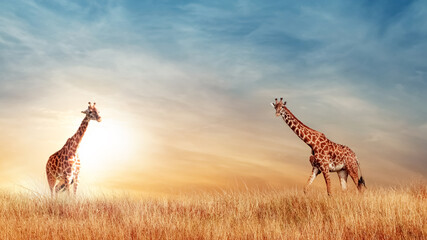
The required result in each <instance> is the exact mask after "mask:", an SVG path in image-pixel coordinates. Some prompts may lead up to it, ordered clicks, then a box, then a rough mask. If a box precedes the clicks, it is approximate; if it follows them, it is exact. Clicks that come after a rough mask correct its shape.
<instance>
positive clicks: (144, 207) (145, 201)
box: [0, 185, 427, 239]
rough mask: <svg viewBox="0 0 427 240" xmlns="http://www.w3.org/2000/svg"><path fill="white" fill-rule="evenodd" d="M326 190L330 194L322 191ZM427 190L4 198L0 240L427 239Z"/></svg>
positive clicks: (0, 201) (0, 203) (1, 194)
mask: <svg viewBox="0 0 427 240" xmlns="http://www.w3.org/2000/svg"><path fill="white" fill-rule="evenodd" d="M322 190H323V189H322ZM426 200H427V188H426V186H424V185H414V186H412V187H406V188H399V189H393V188H387V189H386V188H378V189H368V190H367V191H365V193H364V194H357V193H355V192H353V191H349V192H347V193H338V192H336V193H335V195H334V196H333V197H328V196H326V194H325V193H324V191H320V190H319V191H317V190H314V189H313V190H312V191H311V192H310V193H308V194H307V195H304V194H303V193H302V192H301V191H295V190H278V189H270V190H249V191H245V192H242V191H231V190H229V191H223V192H221V193H193V194H189V195H180V196H167V197H165V196H163V197H146V196H145V197H130V196H123V195H108V196H102V197H84V196H83V197H81V196H80V197H77V198H74V199H67V198H66V195H65V196H62V197H59V198H57V199H50V197H45V196H43V197H36V196H31V195H29V194H11V193H7V192H0V239H426V238H427V236H426V223H427V203H426Z"/></svg>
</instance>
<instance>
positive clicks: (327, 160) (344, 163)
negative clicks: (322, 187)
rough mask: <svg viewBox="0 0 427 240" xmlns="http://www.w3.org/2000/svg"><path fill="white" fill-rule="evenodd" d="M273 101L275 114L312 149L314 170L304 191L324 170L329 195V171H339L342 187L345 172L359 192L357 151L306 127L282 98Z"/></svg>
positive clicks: (344, 187)
mask: <svg viewBox="0 0 427 240" xmlns="http://www.w3.org/2000/svg"><path fill="white" fill-rule="evenodd" d="M275 101H276V102H275V103H271V105H273V107H274V108H275V109H276V116H277V117H278V116H282V118H283V120H284V121H285V122H286V124H288V125H289V127H290V128H291V129H292V131H294V132H295V134H296V135H297V136H298V137H299V138H300V139H301V140H303V141H304V142H305V143H306V144H307V145H308V146H309V147H310V148H311V154H312V155H311V156H310V163H311V166H312V167H313V170H312V173H311V176H310V178H309V179H308V182H307V184H306V186H305V188H304V192H307V190H308V186H310V184H311V183H312V182H313V180H314V179H315V178H316V176H317V175H319V174H320V173H323V176H324V177H325V181H326V188H327V191H328V195H331V180H330V178H329V172H337V173H338V177H339V179H340V182H341V187H342V189H343V190H345V189H347V177H348V175H350V177H351V178H352V179H353V182H354V183H355V184H356V185H357V188H358V189H359V191H361V190H362V185H363V186H365V187H366V185H365V181H364V180H363V177H362V172H360V178H359V179H358V169H359V170H360V166H359V161H358V160H357V157H356V154H355V153H354V152H353V151H352V150H351V149H350V148H349V147H347V146H344V145H341V144H338V143H334V142H332V141H331V140H329V139H328V138H326V136H325V134H323V133H321V132H318V131H316V130H313V129H311V128H309V127H307V126H306V125H305V124H304V123H302V122H301V121H300V120H298V118H296V117H295V116H294V115H293V114H292V113H291V111H289V109H288V108H287V107H286V106H285V105H286V102H283V98H280V101H277V98H276V99H275Z"/></svg>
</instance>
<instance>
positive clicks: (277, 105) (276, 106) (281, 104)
mask: <svg viewBox="0 0 427 240" xmlns="http://www.w3.org/2000/svg"><path fill="white" fill-rule="evenodd" d="M271 105H272V106H273V107H274V109H276V117H278V116H280V113H281V111H282V108H283V107H284V106H285V105H286V102H283V98H280V101H277V98H276V99H275V102H274V103H271Z"/></svg>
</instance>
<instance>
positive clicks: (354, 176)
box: [348, 171, 362, 191]
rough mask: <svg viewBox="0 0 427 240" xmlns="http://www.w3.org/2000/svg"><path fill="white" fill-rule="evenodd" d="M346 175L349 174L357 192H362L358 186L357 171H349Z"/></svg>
mask: <svg viewBox="0 0 427 240" xmlns="http://www.w3.org/2000/svg"><path fill="white" fill-rule="evenodd" d="M348 173H349V174H350V177H351V179H353V182H354V184H356V186H357V189H358V190H359V191H362V189H361V187H359V186H358V185H359V183H358V179H359V176H358V173H357V171H349V172H348Z"/></svg>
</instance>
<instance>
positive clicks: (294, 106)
mask: <svg viewBox="0 0 427 240" xmlns="http://www.w3.org/2000/svg"><path fill="white" fill-rule="evenodd" d="M426 8H427V5H426V4H425V3H424V2H423V1H408V2H405V3H399V4H397V3H393V4H392V3H388V2H381V1H380V2H376V3H372V4H371V3H370V2H369V3H367V2H357V3H356V2H353V3H349V2H342V1H329V2H328V3H321V4H320V3H301V2H293V1H286V2H265V3H260V2H256V1H237V2H228V1H219V2H218V1H216V2H206V1H192V2H170V3H167V4H166V3H154V2H153V3H150V2H140V1H123V2H108V3H106V4H105V3H102V4H101V3H99V2H96V1H94V2H90V3H87V2H84V1H82V2H67V1H54V2H49V3H47V2H41V1H15V2H14V3H8V2H5V3H1V4H0V53H1V54H0V71H1V72H2V74H1V75H0V121H2V123H4V124H5V126H8V127H9V128H8V133H9V136H13V139H14V140H16V141H17V144H24V143H28V142H30V141H35V139H36V138H37V137H36V136H37V135H38V134H41V133H42V132H43V131H42V129H40V128H43V126H45V127H46V128H47V127H48V126H49V129H50V130H52V128H53V127H54V126H52V124H54V123H55V121H56V120H57V118H61V119H63V120H64V119H65V118H64V115H67V114H68V113H69V111H71V110H70V109H80V108H81V106H82V104H85V103H86V102H87V101H88V100H92V99H94V100H96V101H98V102H102V104H103V106H104V107H105V108H106V109H105V110H106V111H107V115H108V114H109V116H110V117H121V118H126V119H134V121H133V122H132V124H133V125H132V127H134V128H135V129H137V130H135V134H144V133H145V132H150V135H151V137H152V139H151V140H152V141H153V149H162V151H164V153H163V154H159V153H150V154H151V155H150V154H149V155H150V156H151V157H152V161H169V160H170V159H169V158H173V156H174V154H176V155H178V156H180V157H179V158H180V159H175V162H176V163H178V162H187V161H190V162H191V161H193V162H194V161H196V159H202V158H205V159H207V160H206V161H204V162H203V161H202V163H203V164H207V163H209V164H210V161H215V160H214V159H218V165H217V168H214V169H216V170H215V171H222V170H221V169H223V168H222V167H219V166H220V165H221V166H227V164H228V166H233V169H235V170H234V172H235V173H236V174H237V173H238V172H239V170H238V167H237V165H235V164H237V163H238V162H239V161H243V162H246V163H247V165H248V166H250V167H248V169H258V168H259V166H260V164H261V165H262V164H263V163H266V162H268V163H269V164H272V165H268V164H267V165H268V167H265V168H264V170H265V171H266V172H268V169H270V170H271V171H272V170H273V169H274V167H272V166H273V165H275V166H278V165H280V164H285V163H289V164H291V166H292V167H293V168H294V169H304V167H307V164H308V161H307V160H308V155H307V154H309V153H308V150H307V152H304V151H305V150H304V149H306V148H305V146H304V144H303V143H302V142H299V139H298V138H297V137H295V136H293V133H292V132H291V131H290V130H289V129H287V128H286V126H285V125H284V124H283V123H282V122H281V120H279V119H276V118H274V116H273V115H274V114H273V112H272V109H271V108H270V107H269V105H268V104H269V102H270V101H272V99H274V97H280V96H283V97H285V98H286V100H287V101H288V104H289V107H290V109H291V110H293V111H294V112H295V114H296V115H297V116H298V117H300V118H301V120H303V121H304V122H306V123H307V124H308V125H309V126H311V127H313V128H315V129H318V130H321V131H324V132H325V134H326V135H327V136H330V137H331V139H333V140H336V141H338V142H340V143H344V144H348V145H351V146H354V148H355V149H357V150H358V151H356V152H359V153H360V155H361V157H363V158H364V159H367V160H366V162H367V163H366V165H367V170H366V172H367V173H368V174H369V173H372V174H374V173H375V171H376V169H375V167H377V166H378V165H381V164H387V162H391V163H393V164H396V165H398V166H401V167H403V168H405V169H407V170H408V171H411V172H418V173H421V174H422V175H426V174H427V173H426V172H425V171H426V170H425V169H427V168H426V167H425V161H423V159H424V156H425V154H426V153H427V152H426V151H425V149H424V145H425V143H426V141H427V139H426V138H425V135H426V134H424V133H425V124H426V121H425V119H426V117H427V110H426V108H425V106H424V104H423V103H424V102H426V101H427V99H426V98H427V97H426V95H425V90H426V89H427V86H426V83H427V81H426V71H427V66H426V64H425V61H424V58H425V57H424V56H425V53H426V52H427V44H426V43H427V41H425V40H426V36H427V30H426V29H427V27H426V26H425V25H426V24H427V15H426V11H425V10H426ZM10 109H19V110H20V111H11V110H10ZM46 109H49V110H46ZM46 111H48V112H46ZM67 116H68V115H67ZM53 119H54V120H53ZM66 121H67V122H68V123H69V121H71V117H70V118H67V120H66ZM64 122H65V120H64ZM136 122H138V123H136ZM30 123H32V124H33V125H34V124H37V125H38V127H39V129H38V130H34V129H33V126H31V124H30ZM57 127H59V125H58V126H57ZM30 130H31V133H32V134H34V135H33V137H32V138H31V137H28V136H27V137H23V135H25V133H24V131H30ZM45 130H46V129H45ZM50 130H49V131H50ZM144 131H145V132H144ZM52 134H53V135H54V137H53V138H54V139H58V141H60V140H59V139H61V138H64V137H63V136H62V134H68V133H65V132H56V133H52ZM25 139H27V140H25ZM43 139H45V140H46V141H48V140H47V137H46V138H43ZM51 141H53V140H51ZM50 144H53V143H52V142H51V143H50ZM51 146H52V145H50V146H48V145H47V144H46V145H44V146H43V147H41V149H42V150H43V151H45V152H43V153H39V155H37V156H38V157H40V158H42V157H43V156H44V155H46V154H49V152H48V151H49V147H51ZM168 147H173V149H175V150H173V149H171V150H167V149H168ZM1 149H2V148H1V147H0V150H1ZM3 151H5V150H3ZM141 151H142V150H141ZM141 151H139V152H141ZM177 153H179V154H177ZM242 153H245V154H242ZM8 154H9V155H10V154H12V153H10V152H9V153H8ZM14 154H15V155H14V156H15V158H19V159H24V157H25V156H27V155H25V156H24V155H23V154H18V153H14ZM145 156H148V155H145ZM371 156H375V159H372V158H373V157H372V158H371ZM160 158H162V159H163V160H159V159H160ZM363 158H361V159H363ZM165 159H166V160H165ZM368 159H369V160H368ZM1 161H3V162H5V161H7V160H4V159H1V160H0V162H1ZM22 161H25V160H22ZM135 161H136V160H135ZM369 161H371V162H369ZM374 161H375V162H374ZM170 162H171V163H170V164H172V165H171V166H174V165H173V160H170ZM134 164H135V166H138V164H137V163H134ZM129 166H130V165H124V168H126V167H129ZM280 166H283V165H280ZM414 166H423V167H414ZM370 167H371V168H370ZM133 169H134V171H136V172H138V167H134V168H133ZM140 171H141V172H142V171H146V169H142V168H141V169H140ZM248 171H249V170H248ZM298 171H299V170H298ZM396 171H397V170H396ZM234 172H233V173H234ZM249 172H251V171H249ZM186 174H188V173H186ZM206 174H208V173H206ZM253 174H255V173H253ZM254 176H255V175H254ZM266 176H267V175H266ZM258 177H259V176H258ZM304 179H305V176H304Z"/></svg>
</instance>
